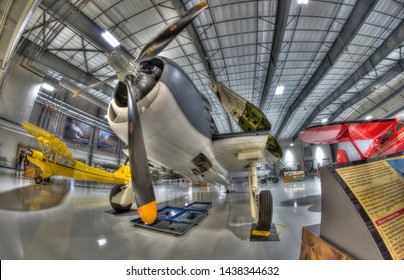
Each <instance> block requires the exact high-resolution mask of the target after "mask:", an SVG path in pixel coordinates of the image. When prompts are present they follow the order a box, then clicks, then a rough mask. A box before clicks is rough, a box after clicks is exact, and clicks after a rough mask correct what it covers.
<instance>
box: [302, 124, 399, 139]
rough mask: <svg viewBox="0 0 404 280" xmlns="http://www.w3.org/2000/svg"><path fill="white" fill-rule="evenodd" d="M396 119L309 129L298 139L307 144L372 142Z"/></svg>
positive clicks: (329, 125)
mask: <svg viewBox="0 0 404 280" xmlns="http://www.w3.org/2000/svg"><path fill="white" fill-rule="evenodd" d="M397 122H398V119H384V120H382V119H381V120H369V121H365V120H364V121H348V122H336V123H330V124H324V125H316V126H312V127H309V128H307V129H305V130H303V131H301V132H300V134H299V137H300V139H301V140H303V141H304V142H307V143H313V144H335V143H340V142H350V141H352V140H353V141H357V140H373V139H375V138H376V137H378V136H380V135H382V134H383V133H385V132H386V131H387V130H389V129H390V128H391V127H393V126H394V125H396V124H397Z"/></svg>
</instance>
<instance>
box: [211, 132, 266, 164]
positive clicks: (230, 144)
mask: <svg viewBox="0 0 404 280" xmlns="http://www.w3.org/2000/svg"><path fill="white" fill-rule="evenodd" d="M268 134H269V132H268V131H254V132H240V133H229V134H218V135H214V137H213V147H214V149H215V155H216V160H217V161H218V162H219V163H220V164H221V165H222V166H223V167H224V168H226V169H227V170H228V171H240V170H244V168H245V166H246V165H247V164H248V162H247V160H239V159H238V153H239V152H242V151H246V150H255V149H260V150H261V151H262V156H263V158H262V159H261V160H259V162H263V163H266V161H265V156H264V153H265V145H266V142H267V139H268Z"/></svg>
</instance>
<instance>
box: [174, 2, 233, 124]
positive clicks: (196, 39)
mask: <svg viewBox="0 0 404 280" xmlns="http://www.w3.org/2000/svg"><path fill="white" fill-rule="evenodd" d="M171 3H173V6H174V8H175V10H176V11H177V13H178V14H179V15H181V14H183V12H185V9H184V5H183V3H182V1H181V0H171ZM186 30H187V31H188V34H189V35H190V36H191V40H192V42H193V44H194V46H195V48H196V50H197V52H198V54H199V57H200V58H201V60H202V61H201V62H202V64H203V66H204V67H205V69H206V72H207V73H208V76H209V79H210V80H211V81H212V82H217V80H216V77H215V75H214V74H213V70H212V67H211V65H210V62H209V60H207V57H208V55H207V54H206V52H205V49H204V48H203V46H202V43H201V40H200V39H199V36H198V33H197V32H196V29H195V27H194V25H193V23H191V24H189V25H188V26H187V27H186ZM226 116H227V121H228V123H229V128H230V131H231V132H233V127H232V125H231V120H230V116H229V114H226Z"/></svg>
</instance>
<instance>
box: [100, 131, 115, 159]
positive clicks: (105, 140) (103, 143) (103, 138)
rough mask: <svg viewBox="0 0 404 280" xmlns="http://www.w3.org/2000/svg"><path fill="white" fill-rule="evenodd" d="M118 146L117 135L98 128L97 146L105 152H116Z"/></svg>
mask: <svg viewBox="0 0 404 280" xmlns="http://www.w3.org/2000/svg"><path fill="white" fill-rule="evenodd" d="M117 147H118V137H117V136H116V135H115V134H113V133H111V132H108V131H105V130H102V129H100V132H99V134H98V140H97V148H98V149H99V150H101V151H105V152H113V153H114V152H116V150H117Z"/></svg>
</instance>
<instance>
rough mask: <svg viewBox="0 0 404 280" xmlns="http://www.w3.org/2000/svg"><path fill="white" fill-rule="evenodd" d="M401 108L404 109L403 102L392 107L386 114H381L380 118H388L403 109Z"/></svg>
mask: <svg viewBox="0 0 404 280" xmlns="http://www.w3.org/2000/svg"><path fill="white" fill-rule="evenodd" d="M403 109H404V104H403V105H401V106H399V107H397V108H396V109H394V110H393V111H391V112H388V113H387V114H385V115H383V116H381V118H382V119H389V118H391V117H392V116H394V115H395V114H397V113H398V112H400V111H401V110H403Z"/></svg>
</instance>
